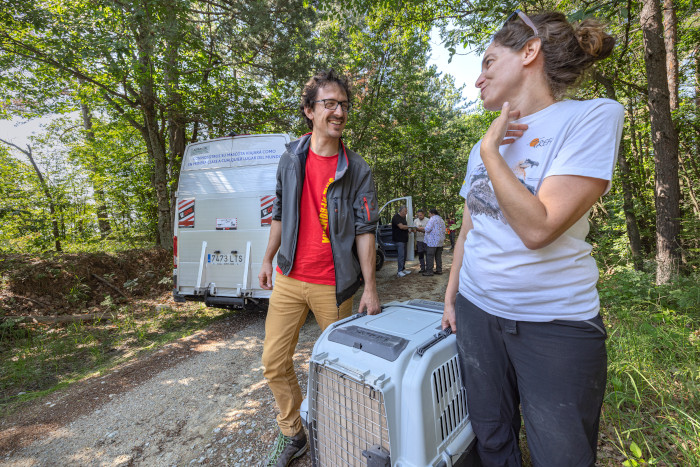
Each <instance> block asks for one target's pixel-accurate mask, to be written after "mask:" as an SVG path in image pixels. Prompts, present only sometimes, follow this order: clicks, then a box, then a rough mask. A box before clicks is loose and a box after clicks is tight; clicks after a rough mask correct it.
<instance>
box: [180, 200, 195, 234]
mask: <svg viewBox="0 0 700 467" xmlns="http://www.w3.org/2000/svg"><path fill="white" fill-rule="evenodd" d="M177 226H178V227H180V228H183V227H184V228H188V227H189V228H193V227H194V200H193V199H183V200H180V201H179V202H178V203H177Z"/></svg>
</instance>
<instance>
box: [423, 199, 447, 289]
mask: <svg viewBox="0 0 700 467" xmlns="http://www.w3.org/2000/svg"><path fill="white" fill-rule="evenodd" d="M428 216H430V219H429V220H428V224H427V225H426V226H425V244H426V245H428V264H427V265H426V266H425V272H424V273H423V275H424V276H432V275H433V274H442V248H443V246H444V245H445V221H444V220H442V217H440V214H439V213H438V211H437V209H435V208H433V209H431V210H430V211H429V213H428ZM433 258H435V271H434V272H433Z"/></svg>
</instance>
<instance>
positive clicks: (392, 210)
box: [377, 196, 415, 270]
mask: <svg viewBox="0 0 700 467" xmlns="http://www.w3.org/2000/svg"><path fill="white" fill-rule="evenodd" d="M401 205H405V206H406V208H407V209H408V213H407V214H406V222H407V224H408V225H409V226H412V225H413V198H412V197H411V196H404V197H401V198H394V199H392V200H390V201H387V202H386V203H384V205H383V206H382V207H381V209H380V210H379V224H377V245H378V249H381V250H382V252H383V253H384V257H385V259H389V260H396V259H397V258H398V251H397V249H396V244H394V240H392V238H391V219H392V218H393V217H394V214H396V213H397V212H398V210H399V206H401ZM414 238H415V235H414V233H413V232H410V233H409V234H408V244H409V245H413V244H414V243H415V242H414ZM414 258H415V255H414V251H413V248H408V251H407V252H406V260H408V261H413V259H414ZM379 269H380V268H379V267H377V270H379Z"/></svg>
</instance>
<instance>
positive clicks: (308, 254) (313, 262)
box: [289, 148, 338, 285]
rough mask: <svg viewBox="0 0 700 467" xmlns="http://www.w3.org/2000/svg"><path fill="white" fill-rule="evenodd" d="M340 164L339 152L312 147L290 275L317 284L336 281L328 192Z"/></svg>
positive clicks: (307, 164) (328, 283) (307, 161)
mask: <svg viewBox="0 0 700 467" xmlns="http://www.w3.org/2000/svg"><path fill="white" fill-rule="evenodd" d="M337 167H338V155H337V154H336V155H335V156H333V157H323V156H319V155H318V154H314V152H313V151H311V149H310V148H309V155H308V157H307V158H306V175H305V176H304V187H303V188H302V191H301V203H300V206H299V234H298V236H297V249H296V254H295V256H294V266H293V267H292V270H291V272H290V273H289V277H293V278H294V279H297V280H300V281H304V282H311V283H313V284H326V285H335V266H334V264H333V250H332V249H331V240H330V233H329V226H328V204H327V202H326V192H327V191H328V186H329V185H330V184H331V183H332V182H333V180H335V171H336V168H337Z"/></svg>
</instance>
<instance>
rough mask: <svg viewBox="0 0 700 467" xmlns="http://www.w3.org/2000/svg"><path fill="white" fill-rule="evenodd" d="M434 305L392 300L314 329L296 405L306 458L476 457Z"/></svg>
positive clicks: (429, 462)
mask: <svg viewBox="0 0 700 467" xmlns="http://www.w3.org/2000/svg"><path fill="white" fill-rule="evenodd" d="M442 310H443V304H442V303H438V302H431V301H426V300H411V301H408V302H392V303H389V304H386V305H384V306H383V311H382V313H381V314H379V315H374V316H366V315H364V314H362V315H353V316H351V317H350V318H347V319H345V320H343V321H340V322H338V323H335V324H334V325H332V326H329V327H328V329H326V331H325V332H324V333H323V334H322V335H321V337H320V338H319V339H318V341H317V342H316V345H315V346H314V350H313V354H312V356H311V362H310V366H309V385H308V394H307V398H306V400H305V401H304V403H303V405H302V409H301V411H302V414H301V415H302V420H303V421H304V424H305V426H306V428H307V430H308V432H309V437H310V444H311V456H312V462H313V465H314V466H318V467H321V466H323V467H339V466H368V467H375V466H381V467H384V466H402V467H408V466H436V467H437V466H445V467H447V466H452V465H460V466H476V465H480V463H479V461H478V458H477V457H476V454H475V452H474V449H473V447H474V441H475V440H474V432H473V431H472V427H471V423H470V421H469V414H468V413H467V399H466V397H467V394H466V391H465V389H464V387H463V386H462V380H461V376H460V370H459V365H458V364H457V346H456V342H455V337H454V336H452V335H450V333H449V331H448V332H444V331H442V330H441V326H440V320H441V318H442Z"/></svg>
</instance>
